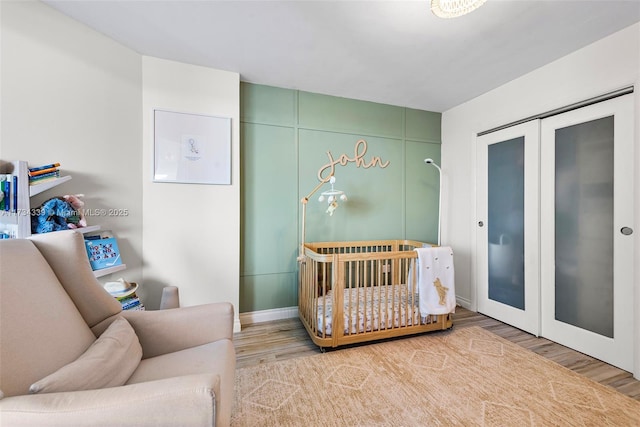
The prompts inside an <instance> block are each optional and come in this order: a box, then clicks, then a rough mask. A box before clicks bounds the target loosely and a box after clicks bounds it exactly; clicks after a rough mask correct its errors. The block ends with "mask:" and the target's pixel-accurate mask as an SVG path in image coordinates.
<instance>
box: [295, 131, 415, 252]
mask: <svg viewBox="0 0 640 427" xmlns="http://www.w3.org/2000/svg"><path fill="white" fill-rule="evenodd" d="M359 139H362V138H361V137H358V136H355V135H351V134H337V133H332V132H322V131H311V130H301V131H300V133H299V150H300V152H299V158H298V162H299V165H300V188H301V190H304V191H303V193H304V194H303V193H301V194H299V196H300V198H302V197H304V196H305V195H306V194H308V193H309V192H310V191H311V190H312V189H313V188H314V187H315V186H316V185H317V184H318V183H319V182H320V181H319V179H318V176H317V175H318V170H319V169H321V168H323V167H324V166H325V165H327V164H328V163H331V162H330V160H329V156H328V155H327V151H329V152H331V154H332V156H333V158H334V160H337V159H339V158H340V156H341V155H343V154H345V155H346V156H347V157H349V158H351V159H354V158H356V157H357V156H356V155H355V152H354V150H355V147H356V143H357V141H358V140H359ZM365 140H366V142H367V145H366V146H367V151H366V153H365V154H364V156H362V157H361V159H362V161H363V162H364V163H362V164H361V166H360V167H358V165H357V163H355V162H348V163H347V164H346V165H344V166H343V165H341V164H337V165H336V166H335V175H334V176H335V178H336V183H335V188H337V189H340V190H343V191H345V193H346V195H347V197H348V201H346V202H338V209H336V211H335V212H334V214H333V215H332V216H330V215H328V214H327V213H325V212H326V209H327V207H328V203H327V202H326V201H325V202H319V201H318V197H319V195H320V194H321V192H322V191H325V190H329V189H330V188H331V186H330V184H325V185H324V186H323V187H322V188H321V189H320V190H318V192H317V193H316V194H315V195H314V197H312V198H311V199H310V200H309V203H308V205H307V224H306V228H307V233H306V234H307V236H306V241H307V242H312V241H345V240H374V239H399V238H402V237H403V235H404V219H403V211H404V208H403V206H404V204H403V202H402V200H403V193H404V191H403V181H404V172H403V164H404V156H403V144H402V141H401V140H394V139H385V138H377V137H367V138H366V139H365ZM360 147H363V146H362V145H361V146H360ZM362 152H363V150H362V148H361V149H360V152H359V153H360V154H362ZM374 156H377V157H379V158H380V160H381V161H382V162H389V164H388V166H387V167H386V168H384V169H383V168H381V167H380V166H378V163H376V166H375V167H374V166H372V167H369V168H364V167H363V166H364V165H367V164H370V163H371V161H372V158H373V157H374ZM325 176H328V175H325Z"/></svg>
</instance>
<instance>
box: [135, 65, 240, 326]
mask: <svg viewBox="0 0 640 427" xmlns="http://www.w3.org/2000/svg"><path fill="white" fill-rule="evenodd" d="M142 64H143V65H142V70H143V73H142V75H143V78H142V81H143V107H142V112H143V133H144V135H143V162H142V182H143V186H142V187H143V247H144V280H145V286H150V287H157V288H161V287H162V286H164V285H178V286H179V288H180V302H181V304H182V305H183V306H188V305H196V304H202V303H207V302H216V301H231V302H232V303H233V304H234V308H235V316H236V322H235V330H239V328H240V321H239V313H238V301H239V277H240V173H239V172H240V75H239V74H238V73H231V72H226V71H219V70H213V69H210V68H204V67H198V66H193V65H187V64H182V63H177V62H172V61H167V60H162V59H157V58H151V57H143V58H142ZM154 108H159V109H163V110H170V111H179V112H185V113H198V114H206V115H212V116H222V117H230V118H231V123H232V165H231V171H232V184H231V185H198V184H173V183H154V182H152V177H153V176H152V175H153V172H152V167H153V109H154Z"/></svg>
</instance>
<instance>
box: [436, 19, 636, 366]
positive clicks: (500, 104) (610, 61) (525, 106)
mask: <svg viewBox="0 0 640 427" xmlns="http://www.w3.org/2000/svg"><path fill="white" fill-rule="evenodd" d="M639 75H640V24H636V25H633V26H631V27H628V28H626V29H624V30H622V31H620V32H618V33H615V34H613V35H611V36H609V37H606V38H604V39H602V40H600V41H598V42H596V43H593V44H592V45H590V46H587V47H585V48H583V49H581V50H578V51H576V52H574V53H572V54H570V55H568V56H566V57H564V58H561V59H559V60H557V61H555V62H553V63H551V64H548V65H546V66H544V67H542V68H539V69H537V70H535V71H533V72H531V73H529V74H527V75H525V76H523V77H521V78H518V79H516V80H514V81H512V82H510V83H508V84H506V85H504V86H502V87H500V88H498V89H495V90H493V91H491V92H488V93H486V94H484V95H482V96H480V97H478V98H475V99H473V100H472V101H469V102H467V103H465V104H462V105H459V106H457V107H455V108H452V109H451V110H449V111H446V112H444V113H443V115H442V164H443V171H445V172H446V174H447V180H448V191H447V193H446V194H445V201H444V204H445V206H447V211H448V215H445V216H444V218H443V242H444V243H445V244H447V245H451V246H452V247H453V248H454V250H455V251H456V293H457V296H458V300H459V301H460V302H461V303H463V304H464V305H465V306H467V307H468V308H471V309H473V310H475V309H476V296H475V289H476V281H475V275H474V268H475V266H474V247H475V231H476V230H475V227H476V217H475V135H476V134H477V133H478V132H481V131H484V130H488V129H491V128H493V127H496V126H499V125H502V124H506V123H509V122H512V121H515V120H518V119H522V118H525V117H529V116H532V115H534V114H537V113H542V112H545V111H549V110H552V109H554V108H558V107H562V106H564V105H568V104H571V103H574V102H577V101H581V100H584V99H587V98H590V97H593V96H597V95H600V94H603V93H606V92H609V91H612V90H615V89H619V88H622V87H625V86H629V85H636V92H635V94H634V97H635V102H636V126H635V130H636V131H635V141H636V144H635V146H636V150H635V159H636V162H635V163H636V169H635V173H636V179H635V182H636V190H635V191H636V193H635V209H636V210H635V218H636V221H635V224H634V225H633V228H634V230H635V233H634V235H635V243H636V248H637V249H636V253H635V259H636V262H635V264H636V266H640V229H639V227H640V180H639V179H638V178H639V177H640V147H639V146H640V144H638V140H639V136H640V118H639V117H640V115H639V114H638V112H640V87H638V80H639ZM630 154H631V153H630ZM635 283H636V296H635V298H636V315H637V316H640V288H639V286H640V268H637V269H636V272H635ZM636 319H637V320H636V337H637V338H636V343H637V344H638V345H637V349H636V366H637V367H638V368H640V336H639V335H638V334H640V317H637V318H636ZM638 368H637V369H636V370H638Z"/></svg>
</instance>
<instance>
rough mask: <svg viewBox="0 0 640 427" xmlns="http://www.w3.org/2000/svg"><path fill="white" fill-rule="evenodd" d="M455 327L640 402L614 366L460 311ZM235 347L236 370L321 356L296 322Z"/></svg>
mask: <svg viewBox="0 0 640 427" xmlns="http://www.w3.org/2000/svg"><path fill="white" fill-rule="evenodd" d="M453 323H454V327H455V328H466V327H469V326H480V327H482V328H484V329H487V330H488V331H491V332H493V333H494V334H496V335H498V336H501V337H503V338H505V339H507V340H509V341H511V342H513V343H516V344H518V345H520V346H521V347H523V348H526V349H528V350H531V351H533V352H535V353H537V354H539V355H541V356H544V357H546V358H547V359H550V360H553V361H554V362H556V363H558V364H560V365H562V366H564V367H566V368H569V369H571V370H572V371H575V372H577V373H579V374H581V375H584V376H585V377H588V378H590V379H592V380H594V381H597V382H599V383H601V384H604V385H607V386H609V387H612V388H614V389H616V390H618V391H619V392H620V393H623V394H626V395H627V396H629V397H631V398H633V399H635V400H638V401H640V381H637V380H635V379H634V378H633V376H632V375H631V374H630V373H628V372H625V371H623V370H621V369H618V368H616V367H614V366H611V365H608V364H606V363H604V362H601V361H599V360H597V359H594V358H592V357H589V356H587V355H584V354H582V353H579V352H577V351H574V350H571V349H569V348H567V347H564V346H562V345H560V344H557V343H554V342H552V341H549V340H547V339H545V338H536V337H535V336H533V335H531V334H528V333H526V332H524V331H521V330H520V329H516V328H514V327H512V326H509V325H506V324H504V323H502V322H499V321H497V320H495V319H492V318H490V317H487V316H484V315H482V314H479V313H474V312H472V311H469V310H466V309H464V308H461V307H457V308H456V314H455V315H454V321H453ZM234 343H235V348H236V356H237V368H245V367H249V366H255V365H259V364H261V363H268V362H274V361H278V360H285V359H290V358H294V357H304V356H311V355H314V354H319V353H320V349H319V348H318V347H317V346H316V345H315V344H313V342H312V341H311V340H310V339H309V336H308V335H307V331H306V330H305V329H304V326H303V325H302V323H301V322H300V320H298V319H297V318H295V319H285V320H278V321H274V322H265V323H255V324H252V325H243V329H242V332H238V333H236V334H234Z"/></svg>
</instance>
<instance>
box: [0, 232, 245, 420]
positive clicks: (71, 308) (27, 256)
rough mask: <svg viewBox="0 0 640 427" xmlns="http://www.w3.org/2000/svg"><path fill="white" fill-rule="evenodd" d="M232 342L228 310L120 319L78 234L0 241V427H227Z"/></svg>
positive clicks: (214, 307)
mask: <svg viewBox="0 0 640 427" xmlns="http://www.w3.org/2000/svg"><path fill="white" fill-rule="evenodd" d="M169 292H170V294H171V295H173V296H175V292H174V291H169ZM232 338H233V306H232V305H231V304H229V303H216V304H206V305H201V306H194V307H185V308H175V309H167V310H161V311H132V312H130V311H124V312H123V311H122V309H121V306H120V304H119V303H118V302H117V301H116V300H115V299H114V298H112V297H111V296H110V295H109V294H108V293H107V292H106V291H105V290H104V289H103V288H102V286H101V285H100V283H99V282H98V281H97V280H96V279H95V278H94V276H93V272H92V270H91V266H90V265H89V262H88V259H87V255H86V252H85V248H84V240H83V237H82V235H81V234H80V233H78V232H75V231H62V232H55V233H48V234H43V235H38V236H34V237H32V238H30V239H10V240H1V241H0V391H1V394H0V399H1V400H0V425H1V426H2V427H9V426H36V425H37V426H49V425H51V426H73V425H81V426H121V425H125V426H163V425H172V426H190V425H197V426H211V425H216V426H227V425H229V423H230V418H231V408H232V404H233V387H234V372H235V351H234V347H233V342H232ZM2 395H4V398H2Z"/></svg>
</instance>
